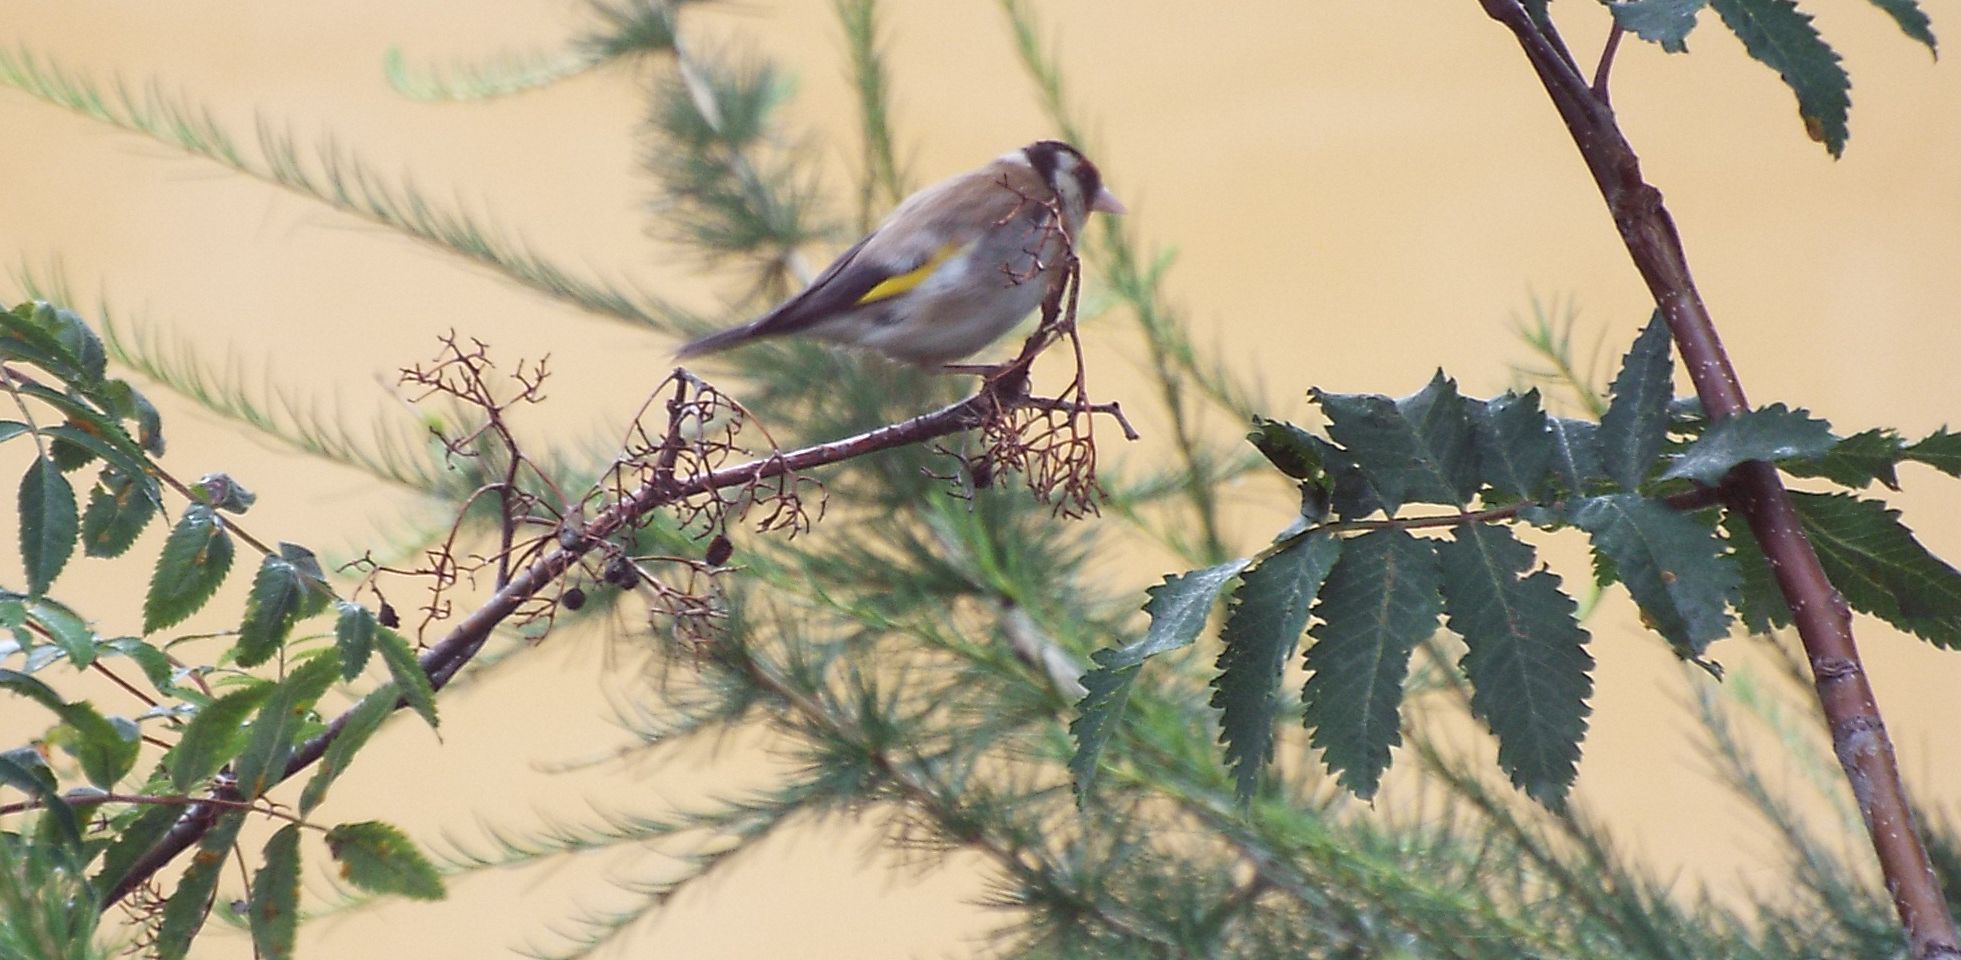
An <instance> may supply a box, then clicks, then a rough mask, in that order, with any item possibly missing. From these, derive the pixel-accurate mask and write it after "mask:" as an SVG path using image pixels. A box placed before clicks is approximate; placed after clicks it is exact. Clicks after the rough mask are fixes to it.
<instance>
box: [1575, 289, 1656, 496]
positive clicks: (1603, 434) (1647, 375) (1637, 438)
mask: <svg viewBox="0 0 1961 960" xmlns="http://www.w3.org/2000/svg"><path fill="white" fill-rule="evenodd" d="M1672 347H1673V344H1672V342H1671V341H1670V340H1669V339H1668V325H1667V324H1666V323H1663V322H1662V318H1661V311H1659V310H1657V311H1655V314H1654V316H1653V317H1650V318H1649V320H1648V325H1647V326H1646V327H1643V328H1642V329H1641V335H1640V336H1638V337H1636V338H1634V347H1633V348H1632V349H1630V350H1629V351H1628V352H1627V356H1625V357H1623V358H1621V372H1620V374H1619V375H1618V376H1616V377H1615V378H1614V388H1613V399H1612V400H1611V401H1609V402H1608V404H1607V412H1606V413H1605V414H1603V415H1602V416H1601V418H1600V430H1599V432H1598V433H1597V434H1596V437H1597V438H1598V440H1599V443H1600V463H1601V467H1602V468H1603V469H1605V470H1606V471H1607V478H1608V479H1609V480H1612V481H1614V482H1615V483H1618V484H1620V486H1621V489H1623V490H1633V489H1635V488H1636V487H1638V486H1640V484H1641V481H1642V479H1644V478H1645V477H1646V474H1645V473H1644V472H1643V471H1646V470H1648V469H1650V468H1651V467H1652V466H1653V464H1654V462H1655V455H1656V454H1657V453H1659V452H1660V451H1661V444H1662V441H1663V440H1664V439H1666V438H1667V436H1668V401H1669V399H1670V398H1671V397H1673V396H1674V373H1675V360H1674V354H1673V353H1672ZM1573 489H1576V490H1577V489H1580V488H1579V487H1575V488H1573Z"/></svg>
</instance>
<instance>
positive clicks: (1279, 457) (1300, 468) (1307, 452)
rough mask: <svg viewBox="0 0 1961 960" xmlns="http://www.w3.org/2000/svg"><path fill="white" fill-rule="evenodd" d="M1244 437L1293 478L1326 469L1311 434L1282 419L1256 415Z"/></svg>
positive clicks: (1303, 476)
mask: <svg viewBox="0 0 1961 960" xmlns="http://www.w3.org/2000/svg"><path fill="white" fill-rule="evenodd" d="M1246 439H1247V440H1249V441H1252V444H1253V446H1254V447H1255V448H1257V449H1258V450H1259V451H1260V453H1261V454H1262V455H1264V456H1265V457H1266V458H1267V460H1268V461H1270V462H1271V463H1272V464H1273V465H1274V467H1275V468H1277V469H1279V471H1280V472H1281V473H1284V474H1286V475H1287V476H1290V477H1293V478H1294V479H1296V480H1311V479H1314V478H1316V477H1319V476H1321V475H1322V474H1323V473H1324V472H1325V471H1324V470H1323V469H1322V467H1321V450H1320V448H1319V447H1316V446H1315V445H1314V435H1313V434H1311V433H1308V432H1307V431H1306V430H1302V429H1301V428H1299V427H1297V426H1294V425H1293V424H1291V423H1288V422H1286V421H1284V420H1269V419H1267V418H1265V417H1258V416H1256V417H1254V418H1253V432H1251V433H1248V434H1247V435H1246Z"/></svg>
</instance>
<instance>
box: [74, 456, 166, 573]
mask: <svg viewBox="0 0 1961 960" xmlns="http://www.w3.org/2000/svg"><path fill="white" fill-rule="evenodd" d="M156 515H157V501H156V500H155V499H154V498H153V496H152V495H151V491H150V489H149V487H148V485H146V484H145V483H144V482H143V479H142V478H141V477H140V476H133V475H131V474H127V473H124V472H123V471H121V470H119V469H117V468H116V467H115V466H113V465H111V466H105V467H103V468H102V473H101V475H100V476H99V477H97V479H96V483H95V488H94V489H93V490H91V491H89V505H88V509H87V510H85V511H83V513H82V549H83V550H84V552H86V553H87V554H88V555H89V556H91V557H102V558H111V557H120V556H122V555H123V554H124V553H125V552H126V551H128V550H129V548H130V547H131V546H133V545H134V544H135V543H136V538H137V537H138V536H141V535H142V533H143V530H144V528H146V527H148V526H149V525H150V521H151V520H152V519H154V518H155V517H156Z"/></svg>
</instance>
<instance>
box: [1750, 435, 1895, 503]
mask: <svg viewBox="0 0 1961 960" xmlns="http://www.w3.org/2000/svg"><path fill="white" fill-rule="evenodd" d="M1904 459H1906V443H1905V442H1904V441H1902V440H1901V439H1900V435H1899V434H1897V433H1894V432H1893V431H1891V430H1866V431H1863V432H1860V433H1855V434H1853V435H1851V436H1849V437H1846V438H1844V439H1842V440H1839V441H1838V442H1837V443H1836V444H1834V445H1833V446H1832V448H1831V450H1829V451H1827V452H1826V453H1825V454H1824V455H1823V456H1821V457H1816V458H1813V459H1809V460H1791V461H1786V462H1784V463H1780V464H1778V465H1777V466H1778V468H1779V469H1781V470H1783V471H1784V472H1785V473H1788V474H1790V475H1792V476H1794V477H1823V478H1825V479H1827V480H1830V481H1831V482H1833V483H1836V484H1838V485H1839V486H1843V487H1853V488H1855V489H1856V488H1862V487H1866V486H1869V485H1871V483H1872V482H1873V481H1874V480H1878V481H1879V482H1880V483H1883V484H1885V485H1886V486H1887V487H1888V488H1889V489H1893V490H1898V489H1900V478H1899V476H1898V474H1896V473H1895V472H1894V470H1893V466H1894V464H1897V463H1899V462H1900V461H1901V460H1904Z"/></svg>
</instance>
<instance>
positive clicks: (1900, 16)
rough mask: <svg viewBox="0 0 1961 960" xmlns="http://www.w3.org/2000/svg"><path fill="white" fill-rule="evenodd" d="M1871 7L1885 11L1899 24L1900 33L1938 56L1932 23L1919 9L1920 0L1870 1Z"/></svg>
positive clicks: (1938, 51) (1924, 12)
mask: <svg viewBox="0 0 1961 960" xmlns="http://www.w3.org/2000/svg"><path fill="white" fill-rule="evenodd" d="M1872 5H1873V6H1875V7H1878V8H1879V9H1881V10H1884V11H1886V15H1887V16H1889V17H1892V18H1893V22H1894V23H1896V24H1899V27H1900V32H1901V33H1904V34H1906V35H1907V36H1909V37H1912V38H1913V39H1915V40H1918V41H1920V42H1921V43H1923V44H1926V46H1927V52H1928V53H1931V54H1934V55H1935V56H1936V57H1938V56H1939V55H1940V47H1939V46H1938V45H1937V44H1936V43H1935V42H1934V23H1933V21H1931V20H1929V19H1927V13H1926V11H1924V10H1921V9H1920V0H1872Z"/></svg>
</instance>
